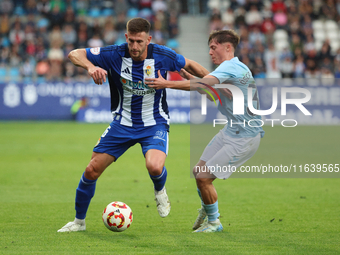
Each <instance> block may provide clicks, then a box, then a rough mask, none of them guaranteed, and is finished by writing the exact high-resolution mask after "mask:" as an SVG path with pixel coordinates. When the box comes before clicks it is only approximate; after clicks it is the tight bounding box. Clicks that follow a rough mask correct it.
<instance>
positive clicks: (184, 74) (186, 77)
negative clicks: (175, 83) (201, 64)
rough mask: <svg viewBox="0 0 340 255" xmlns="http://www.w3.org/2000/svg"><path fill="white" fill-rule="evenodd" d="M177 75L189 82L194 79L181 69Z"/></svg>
mask: <svg viewBox="0 0 340 255" xmlns="http://www.w3.org/2000/svg"><path fill="white" fill-rule="evenodd" d="M179 75H180V76H182V77H183V78H184V79H187V80H190V79H194V78H195V77H194V76H193V75H192V74H190V73H189V72H187V71H186V70H185V69H183V68H182V69H181V71H180V72H179Z"/></svg>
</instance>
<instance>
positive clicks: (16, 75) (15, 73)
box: [9, 67, 21, 81]
mask: <svg viewBox="0 0 340 255" xmlns="http://www.w3.org/2000/svg"><path fill="white" fill-rule="evenodd" d="M20 77H21V75H20V70H19V68H18V67H12V68H10V69H9V78H10V80H11V81H19V80H20Z"/></svg>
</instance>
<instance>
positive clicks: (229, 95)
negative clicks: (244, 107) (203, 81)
mask: <svg viewBox="0 0 340 255" xmlns="http://www.w3.org/2000/svg"><path fill="white" fill-rule="evenodd" d="M219 90H220V91H221V93H222V95H224V96H226V97H227V98H229V99H230V100H231V99H232V98H233V94H232V93H231V91H230V90H229V89H226V88H223V89H219Z"/></svg>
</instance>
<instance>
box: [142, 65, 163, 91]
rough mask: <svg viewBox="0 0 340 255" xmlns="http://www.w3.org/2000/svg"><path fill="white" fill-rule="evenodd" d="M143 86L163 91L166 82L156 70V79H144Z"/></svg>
mask: <svg viewBox="0 0 340 255" xmlns="http://www.w3.org/2000/svg"><path fill="white" fill-rule="evenodd" d="M145 84H146V85H148V86H149V87H150V88H154V89H165V88H166V87H167V84H168V81H167V80H165V79H164V78H163V77H162V75H161V70H158V78H145Z"/></svg>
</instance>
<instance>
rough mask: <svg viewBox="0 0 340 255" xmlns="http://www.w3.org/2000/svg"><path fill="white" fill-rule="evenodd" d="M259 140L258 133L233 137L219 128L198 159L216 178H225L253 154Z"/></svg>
mask: <svg viewBox="0 0 340 255" xmlns="http://www.w3.org/2000/svg"><path fill="white" fill-rule="evenodd" d="M260 141H261V135H260V134H258V135H257V136H255V137H242V138H233V137H230V136H227V135H226V134H225V133H224V132H223V130H220V132H218V134H217V135H215V136H214V138H213V139H211V141H210V142H209V144H208V145H207V147H205V149H204V151H203V154H202V156H201V158H200V159H201V160H203V161H205V162H206V166H207V167H208V169H209V171H210V173H211V174H213V175H215V176H216V178H219V179H227V178H229V177H230V175H231V174H232V173H233V172H234V171H235V170H236V168H238V167H240V166H241V165H243V164H244V163H245V162H246V161H247V160H248V159H250V158H251V157H252V156H253V155H254V154H255V152H256V151H257V149H258V148H259V145H260Z"/></svg>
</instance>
